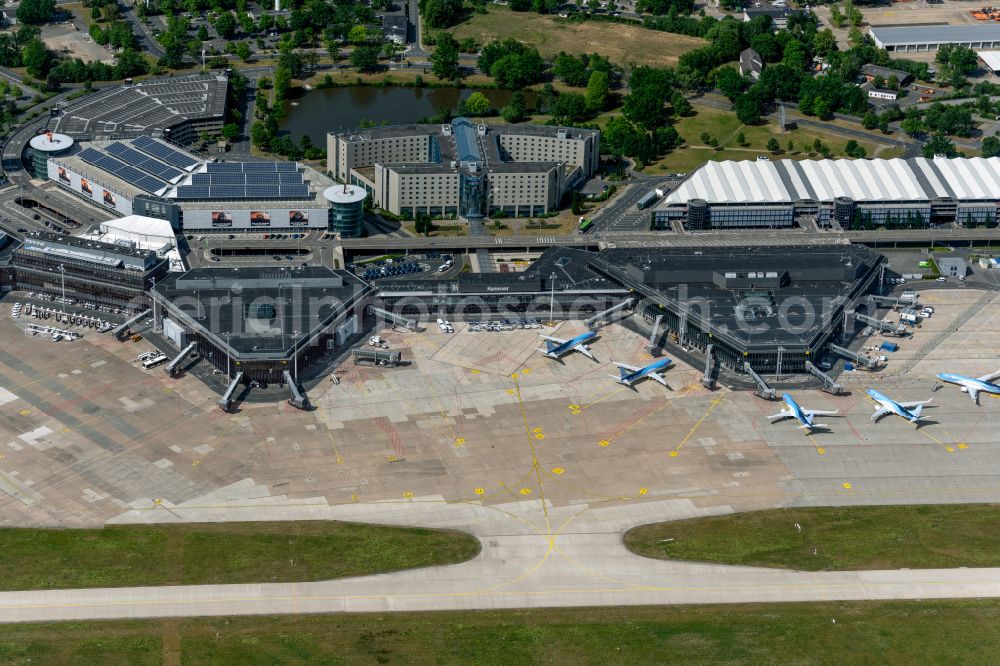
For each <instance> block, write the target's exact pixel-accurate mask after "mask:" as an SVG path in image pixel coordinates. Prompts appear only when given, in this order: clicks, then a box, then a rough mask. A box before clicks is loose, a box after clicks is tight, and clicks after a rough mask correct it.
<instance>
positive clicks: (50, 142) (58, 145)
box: [28, 132, 73, 153]
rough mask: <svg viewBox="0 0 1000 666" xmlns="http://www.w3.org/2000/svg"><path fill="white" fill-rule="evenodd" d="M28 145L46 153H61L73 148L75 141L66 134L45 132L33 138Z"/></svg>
mask: <svg viewBox="0 0 1000 666" xmlns="http://www.w3.org/2000/svg"><path fill="white" fill-rule="evenodd" d="M28 145H29V146H31V147H32V149H34V150H38V151H42V152H45V153H61V152H62V151H64V150H69V149H70V148H72V147H73V139H72V137H69V136H66V135H65V134H56V133H54V132H45V133H44V134H38V135H36V136H33V137H31V141H29V142H28Z"/></svg>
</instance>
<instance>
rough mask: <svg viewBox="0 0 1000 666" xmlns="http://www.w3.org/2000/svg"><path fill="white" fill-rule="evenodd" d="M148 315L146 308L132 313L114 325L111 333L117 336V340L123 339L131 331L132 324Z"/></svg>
mask: <svg viewBox="0 0 1000 666" xmlns="http://www.w3.org/2000/svg"><path fill="white" fill-rule="evenodd" d="M148 316H149V311H148V310H143V311H142V312H140V313H139V314H137V315H133V316H132V317H130V318H129V319H126V320H125V321H124V322H122V323H121V324H119V325H118V326H116V327H115V329H114V330H113V331H111V335H113V336H115V338H117V339H118V340H123V339H124V338H125V337H126V336H127V335H128V334H129V333H130V332H131V331H132V324H135V323H136V322H138V321H140V320H141V319H145V318H146V317H148Z"/></svg>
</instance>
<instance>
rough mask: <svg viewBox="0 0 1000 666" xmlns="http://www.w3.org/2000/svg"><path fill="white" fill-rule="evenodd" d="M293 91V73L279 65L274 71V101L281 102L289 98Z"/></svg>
mask: <svg viewBox="0 0 1000 666" xmlns="http://www.w3.org/2000/svg"><path fill="white" fill-rule="evenodd" d="M291 89H292V73H291V72H290V71H289V70H288V68H287V67H283V66H281V65H278V66H277V67H276V68H275V70H274V99H275V101H276V102H277V101H280V100H283V99H285V98H286V97H287V96H288V91H289V90H291Z"/></svg>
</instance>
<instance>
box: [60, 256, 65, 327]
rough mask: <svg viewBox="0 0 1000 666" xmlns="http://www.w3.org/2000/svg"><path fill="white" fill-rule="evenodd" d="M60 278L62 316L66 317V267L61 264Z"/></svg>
mask: <svg viewBox="0 0 1000 666" xmlns="http://www.w3.org/2000/svg"><path fill="white" fill-rule="evenodd" d="M59 278H60V281H61V282H62V303H61V305H62V308H61V310H62V314H63V316H66V267H65V266H63V265H62V264H59Z"/></svg>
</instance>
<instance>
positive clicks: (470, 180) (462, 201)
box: [458, 171, 487, 219]
mask: <svg viewBox="0 0 1000 666" xmlns="http://www.w3.org/2000/svg"><path fill="white" fill-rule="evenodd" d="M486 191H487V186H486V174H485V173H483V174H472V173H465V172H464V171H463V172H462V174H461V175H460V176H459V191H458V210H459V215H461V216H462V217H464V218H466V219H472V218H479V217H483V216H485V215H486Z"/></svg>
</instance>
